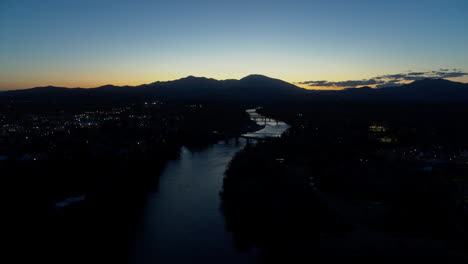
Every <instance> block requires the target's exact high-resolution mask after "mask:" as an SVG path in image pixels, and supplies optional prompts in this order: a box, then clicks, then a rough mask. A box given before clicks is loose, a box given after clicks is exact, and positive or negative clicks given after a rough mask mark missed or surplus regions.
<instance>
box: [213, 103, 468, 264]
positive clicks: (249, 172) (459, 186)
mask: <svg viewBox="0 0 468 264" xmlns="http://www.w3.org/2000/svg"><path fill="white" fill-rule="evenodd" d="M260 112H262V113H263V114H264V115H268V116H271V117H273V118H276V119H280V120H284V121H286V122H287V123H289V124H291V128H290V129H289V130H288V131H287V132H286V133H285V134H283V136H282V137H281V138H280V139H271V140H268V141H265V142H259V143H258V144H256V145H251V146H249V147H247V148H245V149H244V150H243V151H241V152H239V153H238V154H237V155H236V157H235V158H234V159H233V160H232V162H231V164H230V166H229V168H228V170H227V172H226V178H225V180H224V186H223V191H222V193H221V196H222V198H223V201H224V203H223V211H224V213H225V215H226V220H227V223H228V227H229V228H230V229H231V231H232V232H233V235H234V237H235V241H236V243H237V245H238V246H239V247H240V248H250V247H252V246H257V247H260V248H261V249H262V251H263V253H264V256H265V258H266V259H267V260H270V261H271V260H277V261H278V260H281V261H286V260H288V261H294V258H297V259H296V261H297V260H298V259H300V258H306V259H308V260H309V261H312V260H315V261H319V260H323V261H327V262H330V261H333V260H337V261H345V260H346V261H350V260H351V261H364V260H372V261H378V262H392V263H394V262H395V261H403V260H410V259H411V260H419V261H424V260H426V261H430V260H437V261H445V262H449V263H451V262H460V263H463V261H466V255H465V253H464V252H465V250H466V241H467V240H466V239H467V233H466V228H467V227H468V222H467V219H468V218H467V202H466V201H467V199H466V190H467V189H468V166H467V165H468V155H467V154H468V153H467V152H466V151H467V149H468V140H467V138H466V135H467V134H468V123H467V122H466V121H467V116H468V107H467V106H466V105H465V104H381V105H373V104H357V103H352V104H344V103H334V104H330V103H328V104H326V103H321V104H313V105H310V104H302V105H301V104H282V105H270V106H266V107H265V108H263V109H262V110H260ZM413 258H414V259H413Z"/></svg>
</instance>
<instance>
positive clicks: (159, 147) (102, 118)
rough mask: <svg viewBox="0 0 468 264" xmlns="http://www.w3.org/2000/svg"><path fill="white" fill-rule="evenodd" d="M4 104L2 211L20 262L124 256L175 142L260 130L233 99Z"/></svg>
mask: <svg viewBox="0 0 468 264" xmlns="http://www.w3.org/2000/svg"><path fill="white" fill-rule="evenodd" d="M3 107H4V108H3V111H2V115H1V126H0V128H1V133H0V151H1V153H0V155H1V160H0V169H1V171H2V182H3V184H2V186H4V187H5V190H4V194H6V197H7V198H6V200H5V201H6V209H7V210H5V212H6V213H5V214H4V215H3V216H4V219H6V220H7V221H8V223H9V224H8V227H10V230H9V233H10V234H11V236H8V241H9V246H13V248H15V249H16V250H17V251H15V253H14V255H15V256H16V257H17V258H18V260H22V259H23V258H26V259H30V258H31V259H32V260H42V259H45V260H48V261H57V262H60V263H71V262H77V263H83V262H89V261H92V262H95V261H98V262H99V261H100V262H102V263H113V262H115V263H117V262H119V263H120V262H123V263H125V262H126V257H127V256H126V252H127V250H128V245H127V243H128V236H129V235H130V234H131V233H132V228H134V225H135V223H134V222H135V221H137V220H138V217H139V214H140V211H141V209H142V207H143V206H144V203H145V200H146V197H147V194H148V192H149V191H152V190H154V189H155V187H156V186H157V184H158V179H159V175H160V172H161V171H162V169H163V168H164V167H165V165H166V163H167V161H169V160H172V159H177V158H178V157H179V152H180V149H181V147H182V146H186V147H188V148H190V149H194V150H197V149H200V148H203V147H204V146H207V145H209V144H211V143H213V142H216V141H218V140H220V139H224V138H226V137H230V136H233V135H239V134H241V133H244V132H246V131H252V130H256V129H258V126H257V125H256V124H255V123H253V122H252V121H250V119H249V117H248V115H247V114H246V113H245V111H244V109H243V108H241V107H240V106H238V105H234V104H230V105H226V104H223V105H221V104H215V103H207V102H197V103H194V102H182V101H178V102H177V101H171V102H163V101H159V100H154V101H137V102H125V103H120V102H119V103H113V104H109V105H105V106H103V105H101V104H99V105H93V104H88V105H81V106H73V107H69V106H66V105H52V106H50V105H49V106H48V105H42V107H40V108H37V107H36V106H26V105H9V106H5V105H3ZM10 231H11V232H10Z"/></svg>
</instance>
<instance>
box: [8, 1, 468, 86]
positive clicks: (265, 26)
mask: <svg viewBox="0 0 468 264" xmlns="http://www.w3.org/2000/svg"><path fill="white" fill-rule="evenodd" d="M467 14H468V1H466V0H444V1H442V0H439V1H434V0H405V1H403V0H394V1H389V0H385V1H380V0H372V1H367V0H363V1H359V0H355V1H352V0H323V1H322V0H307V1H295V0H287V1H275V0H269V1H263V0H262V1H255V0H249V1H245V0H236V1H232V0H231V1H223V0H216V1H215V0H200V1H195V0H191V1H183V0H167V1H157V0H154V1H149V0H148V1H144V0H132V1H122V0H112V1H109V0H79V1H78V0H41V1H38V0H1V1H0V40H1V41H0V90H9V89H22V88H30V87H36V86H46V85H55V86H67V87H96V86H100V85H105V84H115V85H137V84H143V83H151V82H155V81H166V80H174V79H178V78H182V77H186V76H188V75H194V76H204V77H210V78H215V79H239V78H242V77H244V76H246V75H249V74H263V75H267V76H270V77H274V78H278V79H282V80H285V81H289V82H292V83H296V84H298V85H301V86H303V87H308V88H317V89H321V88H326V89H336V88H342V87H343V86H339V85H342V84H346V83H343V82H346V81H353V80H359V81H363V80H364V81H366V80H376V79H375V78H376V77H382V76H390V75H397V74H408V73H411V72H415V73H419V72H424V73H425V74H426V75H428V74H429V76H432V75H431V74H432V73H434V74H435V73H436V72H442V70H446V69H448V70H449V71H450V72H455V73H456V72H458V73H459V74H451V75H442V76H443V77H446V76H457V77H454V78H451V79H452V80H456V81H462V82H468V74H465V73H466V72H468V48H467V47H468V33H467V28H468V15H467ZM410 76H411V75H410ZM421 76H422V75H421ZM424 76H425V75H424ZM433 76H435V75H433ZM437 76H440V75H437ZM382 79H383V78H381V79H377V80H382ZM386 80H390V79H386ZM403 80H404V79H403ZM317 81H325V82H327V83H328V85H326V86H319V85H317V84H322V83H314V82H317ZM310 84H313V85H312V86H311V85H310ZM333 84H334V85H333ZM381 84H382V83H381Z"/></svg>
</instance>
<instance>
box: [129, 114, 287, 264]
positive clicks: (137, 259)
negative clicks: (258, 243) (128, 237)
mask: <svg viewBox="0 0 468 264" xmlns="http://www.w3.org/2000/svg"><path fill="white" fill-rule="evenodd" d="M247 112H248V113H249V114H250V115H251V117H253V116H255V117H258V116H257V114H256V112H255V110H254V109H252V110H247ZM257 122H258V123H259V124H262V125H264V124H265V120H264V119H262V117H261V116H259V117H258V118H257ZM288 127H289V126H288V125H287V124H285V123H283V122H276V120H270V121H267V122H266V126H265V128H263V129H261V130H259V131H257V132H254V133H249V134H246V135H248V136H252V137H264V136H267V135H268V136H279V135H281V133H282V132H284V131H285V130H286V129H287V128H288ZM245 144H246V142H245V140H242V139H241V140H239V141H236V140H234V139H231V140H228V141H221V142H218V143H217V144H213V145H211V146H210V147H208V148H207V149H204V150H203V151H199V152H191V151H190V150H188V149H187V148H183V149H182V153H181V157H180V159H178V160H175V161H171V162H169V164H168V165H167V167H166V169H165V170H164V172H163V173H162V175H161V178H160V183H159V186H158V189H157V190H155V191H154V193H152V194H151V195H150V196H149V198H148V202H147V204H146V207H145V210H144V213H143V217H142V218H141V222H140V223H139V224H138V226H137V228H136V232H135V237H134V240H133V242H132V243H131V244H132V247H131V249H130V254H129V262H130V263H258V260H259V254H258V251H257V250H251V251H249V252H245V251H240V250H238V249H236V248H235V246H234V243H233V239H232V234H231V233H230V232H229V231H228V230H226V224H225V220H224V216H223V215H222V213H221V211H220V205H221V200H220V197H219V192H220V191H221V188H222V184H223V177H224V171H225V170H226V166H227V165H228V163H229V161H230V160H231V159H232V158H233V157H234V155H235V154H236V153H237V152H238V151H240V150H241V149H242V148H243V147H244V146H245Z"/></svg>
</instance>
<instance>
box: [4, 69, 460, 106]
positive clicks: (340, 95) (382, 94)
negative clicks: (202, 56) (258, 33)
mask: <svg viewBox="0 0 468 264" xmlns="http://www.w3.org/2000/svg"><path fill="white" fill-rule="evenodd" d="M148 97H159V98H170V99H207V100H209V99H213V100H232V101H239V102H252V103H262V102H277V101H294V100H301V101H304V100H311V101H314V100H325V101H327V100H331V101H334V100H343V101H401V100H403V101H468V84H465V83H459V82H452V81H448V80H444V79H424V80H419V81H414V82H413V83H410V84H405V85H402V86H398V87H386V88H379V89H375V88H370V87H362V88H350V89H345V90H338V91H317V90H315V91H311V90H306V89H303V88H300V87H298V86H295V85H293V84H291V83H288V82H285V81H282V80H279V79H274V78H270V77H267V76H263V75H258V74H253V75H249V76H247V77H244V78H242V79H240V80H235V79H228V80H216V79H210V78H204V77H194V76H188V77H185V78H182V79H178V80H174V81H167V82H154V83H150V84H144V85H139V86H114V85H104V86H100V87H97V88H88V89H84V88H65V87H54V86H47V87H37V88H31V89H24V90H12V91H5V92H2V93H0V100H24V101H48V100H49V101H50V100H56V101H60V100H106V99H129V98H148Z"/></svg>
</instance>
